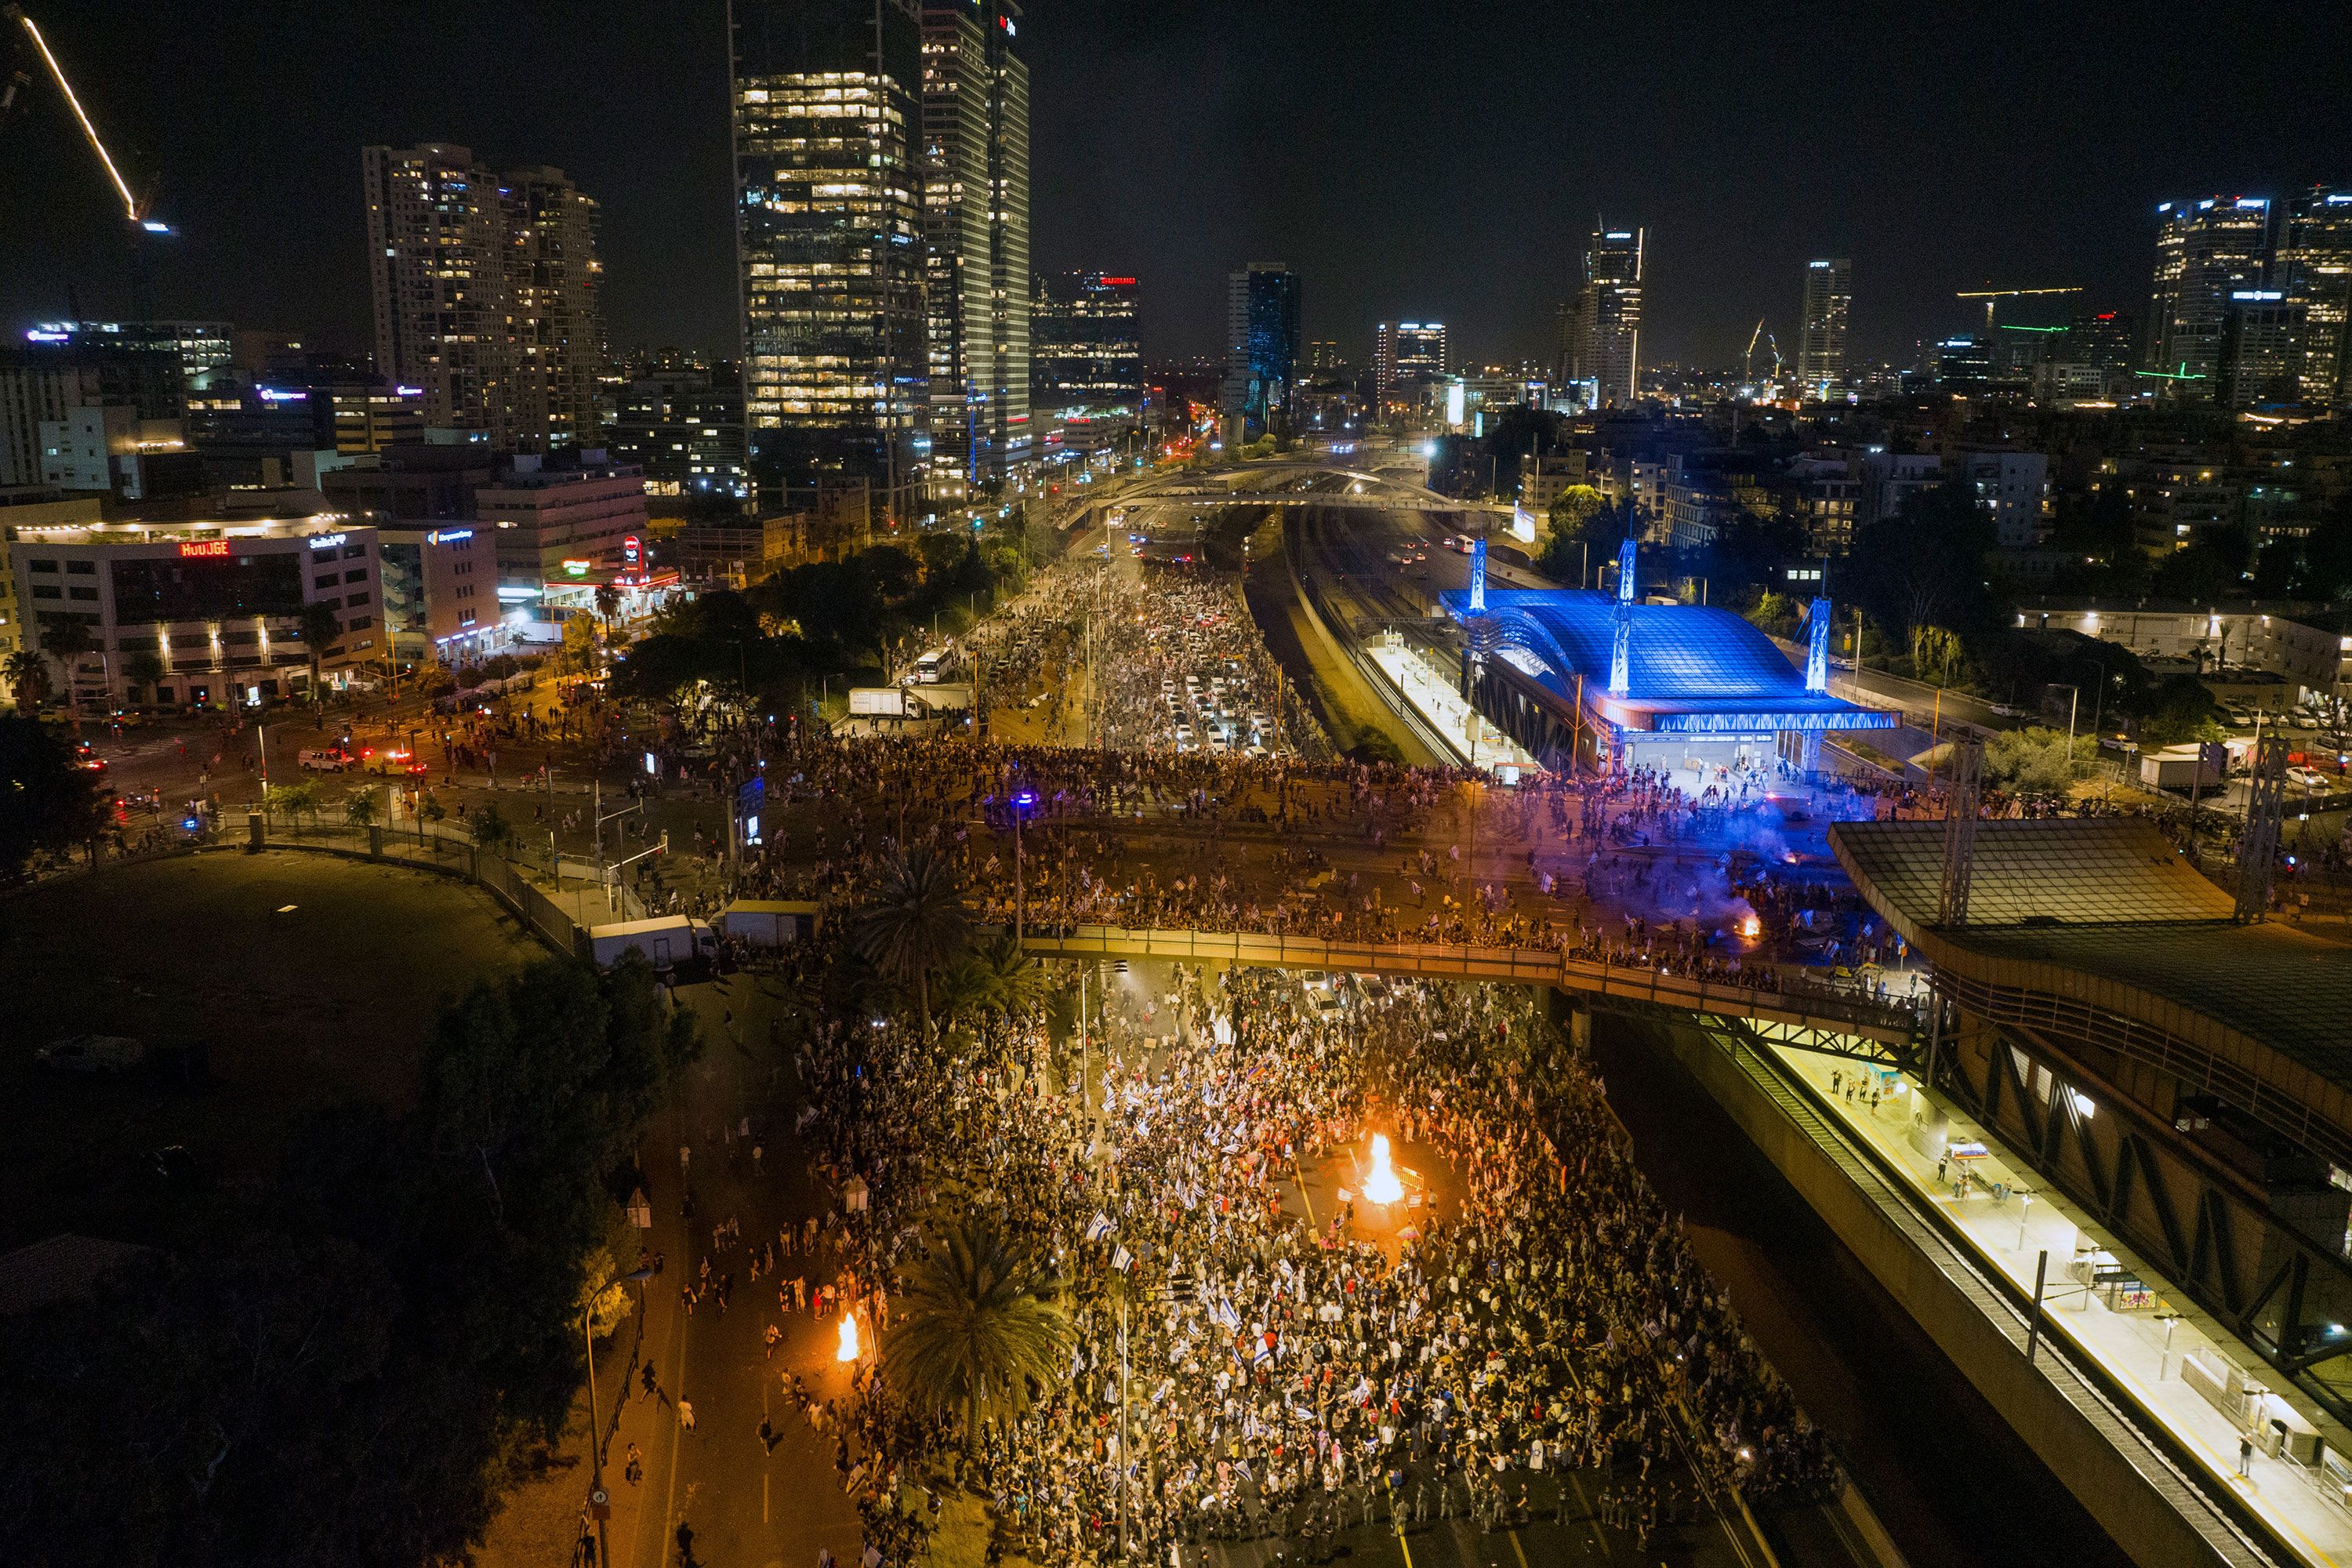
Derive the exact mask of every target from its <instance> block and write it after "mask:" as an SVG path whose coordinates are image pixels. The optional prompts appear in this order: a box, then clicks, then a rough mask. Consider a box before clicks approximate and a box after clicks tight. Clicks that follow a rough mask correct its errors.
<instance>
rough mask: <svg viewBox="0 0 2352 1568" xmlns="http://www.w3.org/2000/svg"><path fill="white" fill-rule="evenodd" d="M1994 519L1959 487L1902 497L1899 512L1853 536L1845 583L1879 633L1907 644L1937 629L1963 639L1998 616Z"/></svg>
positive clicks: (1970, 636) (1974, 634) (1947, 487)
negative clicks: (1991, 565) (1989, 566)
mask: <svg viewBox="0 0 2352 1568" xmlns="http://www.w3.org/2000/svg"><path fill="white" fill-rule="evenodd" d="M1992 543H1993V533H1992V524H1991V522H1990V521H1989V520H1988V519H1987V518H1986V516H1985V514H1984V512H1983V511H1982V510H1979V508H1978V506H1977V504H1976V500H1975V498H1974V497H1973V496H1971V495H1970V494H1969V492H1968V491H1967V490H1966V489H1963V488H1962V487H1960V486H1958V485H1938V486H1937V487H1936V488H1935V489H1928V490H1922V491H1919V492H1918V493H1916V494H1914V495H1913V496H1911V497H1910V498H1909V499H1908V500H1906V501H1905V503H1904V506H1903V510H1902V512H1901V514H1900V515H1898V516H1896V517H1893V518H1888V519H1885V520H1883V521H1878V522H1874V523H1872V524H1871V525H1870V526H1869V527H1868V528H1865V529H1864V530H1863V531H1861V532H1860V533H1858V534H1856V535H1855V537H1854V542H1853V552H1852V553H1851V554H1850V555H1849V557H1848V558H1847V563H1846V571H1845V580H1846V581H1847V582H1849V583H1852V584H1855V593H1856V596H1857V597H1858V598H1859V599H1860V600H1861V602H1862V606H1863V609H1864V611H1865V612H1866V613H1867V614H1868V615H1869V616H1870V618H1871V619H1872V620H1873V621H1874V622H1876V623H1877V626H1878V629H1879V631H1880V632H1882V633H1883V634H1885V637H1887V639H1888V640H1889V641H1891V642H1893V643H1895V645H1897V646H1899V647H1906V648H1909V647H1912V646H1913V642H1912V639H1913V637H1914V636H1915V635H1916V634H1918V633H1919V632H1920V631H1921V630H1922V628H1925V627H1929V626H1943V627H1947V628H1949V629H1950V630H1951V631H1953V632H1955V633H1956V634H1958V637H1960V639H1961V640H1962V642H1963V643H1964V644H1965V643H1967V642H1968V641H1969V639H1970V638H1972V637H1976V636H1977V635H1979V633H1981V632H1983V631H1985V630H1986V629H1987V628H1989V627H1990V626H1992V625H1993V624H1994V623H1995V622H1996V621H1997V620H1998V619H1999V616H1998V613H1997V611H1996V609H1995V607H1994V605H1993V602H1992V598H1991V595H1990V592H1989V591H1988V589H1987V587H1986V570H1985V557H1986V555H1987V554H1988V552H1990V550H1991V549H1992Z"/></svg>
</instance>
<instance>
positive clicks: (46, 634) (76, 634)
mask: <svg viewBox="0 0 2352 1568" xmlns="http://www.w3.org/2000/svg"><path fill="white" fill-rule="evenodd" d="M41 651H42V652H43V653H46V654H47V655H48V656H49V657H50V658H53V659H56V660H57V661H58V673H59V677H60V681H61V684H60V689H62V690H63V691H64V692H65V695H66V705H67V706H68V707H78V706H79V704H80V700H81V699H80V698H79V696H78V695H77V694H76V692H75V690H74V667H75V666H76V665H78V664H79V663H80V662H81V661H82V660H83V659H85V658H89V656H90V655H91V654H92V653H95V652H96V651H98V639H97V638H96V637H93V636H91V635H90V630H89V626H86V625H84V624H83V623H82V622H80V621H79V620H73V621H66V620H47V619H44V620H43V621H42V622H41Z"/></svg>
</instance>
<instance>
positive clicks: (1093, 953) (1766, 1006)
mask: <svg viewBox="0 0 2352 1568" xmlns="http://www.w3.org/2000/svg"><path fill="white" fill-rule="evenodd" d="M1022 946H1023V947H1024V949H1026V950H1027V951H1028V952H1033V953H1035V954H1038V955H1039V956H1041V957H1053V958H1165V959H1181V960H1184V961H1186V962H1194V963H1197V962H1206V961H1213V962H1216V963H1237V964H1244V965H1248V966H1251V967H1254V968H1265V969H1323V970H1335V971H1346V972H1349V973H1367V974H1394V975H1402V976H1406V977H1409V978H1414V979H1429V980H1486V981H1499V982H1503V983H1505V984H1517V985H1556V986H1559V987H1560V988H1561V989H1562V990H1566V991H1574V992H1579V993H1581V994H1586V995H1589V996H1595V997H1600V998H1603V999H1605V1000H1609V1001H1615V1002H1627V1003H1639V1004H1643V1005H1649V1006H1656V1007H1665V1008H1671V1009H1673V1010H1675V1011H1677V1012H1688V1013H1704V1014H1714V1015H1717V1016H1729V1017H1739V1018H1752V1019H1761V1020H1763V1021H1766V1022H1769V1023H1779V1024H1788V1025H1792V1026H1796V1027H1799V1028H1806V1029H1822V1030H1828V1031H1831V1032H1833V1033H1837V1034H1843V1035H1852V1036H1856V1037H1862V1038H1864V1039H1872V1040H1879V1041H1884V1042H1887V1043H1894V1044H1899V1043H1903V1042H1906V1041H1908V1040H1909V1039H1910V1038H1911V1037H1912V1033H1913V1026H1914V1015H1913V1013H1912V1011H1911V1009H1910V1008H1909V1007H1907V1006H1903V1005H1888V1004H1881V1003H1877V1002H1872V1001H1867V1000H1865V999H1864V998H1861V997H1856V996H1845V995H1841V994H1833V993H1832V994H1824V993H1822V992H1818V991H1815V990H1813V989H1811V988H1810V987H1801V988H1799V989H1794V990H1790V989H1783V990H1778V991H1774V990H1767V989H1764V988H1762V987H1760V986H1754V985H1738V984H1731V983H1729V982H1727V981H1722V980H1709V979H1706V978H1704V977H1701V976H1699V975H1694V974H1676V973H1671V972H1668V971H1664V970H1660V969H1657V968H1655V967H1650V966H1642V967H1636V966H1634V965H1631V964H1620V963H1603V962H1601V961H1600V960H1598V959H1589V958H1577V957H1572V956H1569V955H1566V954H1562V953H1558V952H1551V951H1550V950H1549V949H1544V948H1516V947H1479V946H1476V945H1475V944H1466V943H1462V942H1337V941H1331V940H1328V939H1326V938H1322V937H1302V936H1264V935H1257V934H1255V933H1252V932H1247V931H1194V930H1192V929H1190V928H1186V927H1172V928H1171V927H1137V926H1094V925H1080V926H1068V927H1062V928H1058V929H1055V928H1045V929H1036V928H1032V929H1031V930H1030V931H1027V932H1026V933H1025V934H1024V937H1023V941H1022Z"/></svg>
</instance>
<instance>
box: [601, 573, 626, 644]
mask: <svg viewBox="0 0 2352 1568" xmlns="http://www.w3.org/2000/svg"><path fill="white" fill-rule="evenodd" d="M620 613H621V591H620V590H619V589H618V588H615V587H614V586H613V584H610V583H599V584H596V618H597V619H598V620H600V621H602V622H604V631H605V634H606V635H607V636H610V635H611V633H612V630H613V618H614V616H618V615H619V614H620Z"/></svg>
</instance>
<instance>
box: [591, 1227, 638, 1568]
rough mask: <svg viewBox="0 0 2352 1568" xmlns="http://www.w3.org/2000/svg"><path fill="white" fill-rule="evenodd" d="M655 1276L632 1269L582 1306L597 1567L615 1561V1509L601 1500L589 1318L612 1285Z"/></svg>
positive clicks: (600, 1432)
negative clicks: (610, 1523) (610, 1517)
mask: <svg viewBox="0 0 2352 1568" xmlns="http://www.w3.org/2000/svg"><path fill="white" fill-rule="evenodd" d="M653 1277H654V1271H653V1270H652V1269H650V1268H638V1269H635V1270H632V1271H631V1272H629V1273H627V1274H624V1275H622V1276H621V1277H620V1278H619V1279H614V1280H612V1281H610V1282H608V1283H607V1284H606V1285H604V1287H603V1288H602V1289H598V1290H597V1291H596V1292H595V1294H594V1295H592V1296H590V1297H589V1298H588V1302H587V1305H586V1306H583V1307H582V1308H581V1309H580V1341H581V1342H582V1343H583V1344H584V1345H586V1346H587V1347H588V1458H589V1461H590V1463H591V1465H592V1466H593V1472H594V1475H595V1481H594V1487H595V1491H596V1498H597V1501H596V1503H595V1510H596V1562H597V1568H609V1565H610V1564H611V1563H612V1561H613V1552H612V1549H611V1548H610V1547H609V1546H608V1545H606V1543H605V1541H604V1516H605V1515H606V1514H607V1513H609V1512H611V1511H612V1509H611V1505H610V1504H609V1503H607V1502H605V1501H604V1500H603V1499H604V1496H605V1492H604V1422H603V1421H602V1420H601V1419H600V1418H599V1417H598V1416H597V1414H596V1331H595V1329H594V1327H593V1325H592V1324H591V1323H590V1322H589V1321H588V1314H589V1313H590V1312H591V1311H592V1310H594V1308H595V1305H596V1297H598V1296H602V1295H603V1294H604V1291H605V1290H609V1289H612V1288H613V1286H614V1285H629V1284H635V1285H643V1284H644V1283H645V1282H646V1280H648V1279H652V1278H653ZM637 1294H638V1305H639V1310H643V1307H644V1296H645V1292H644V1291H642V1290H640V1291H639V1292H638V1293H637Z"/></svg>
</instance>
